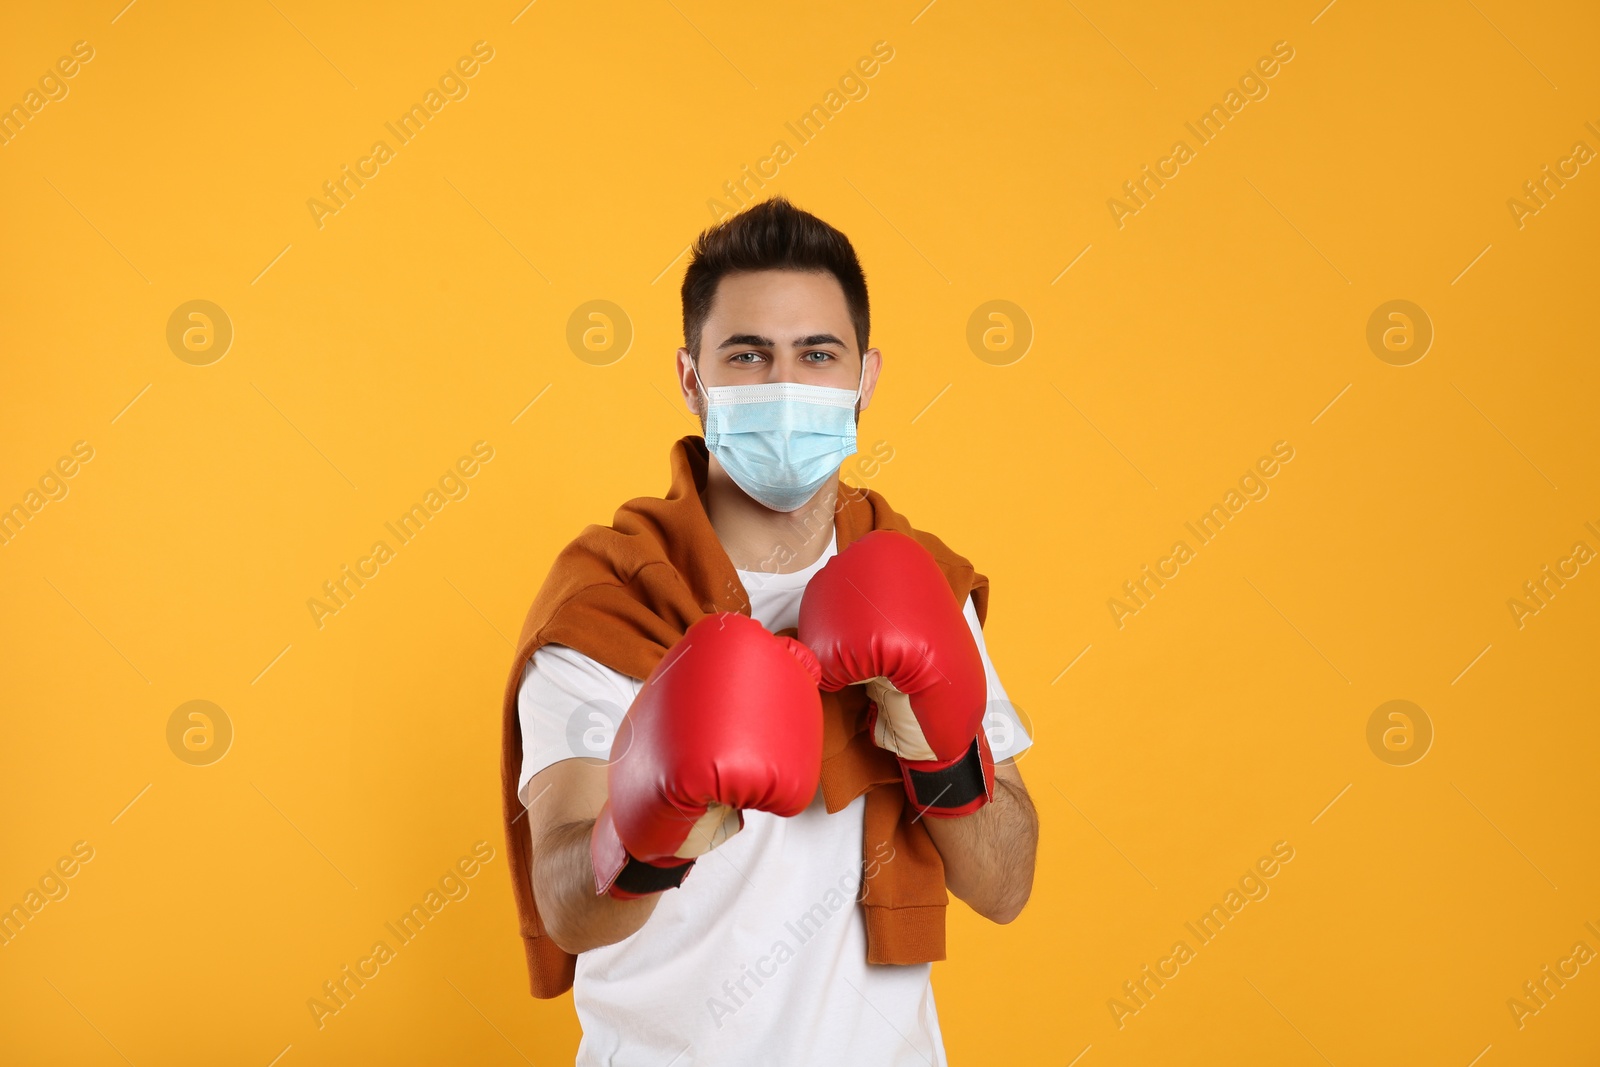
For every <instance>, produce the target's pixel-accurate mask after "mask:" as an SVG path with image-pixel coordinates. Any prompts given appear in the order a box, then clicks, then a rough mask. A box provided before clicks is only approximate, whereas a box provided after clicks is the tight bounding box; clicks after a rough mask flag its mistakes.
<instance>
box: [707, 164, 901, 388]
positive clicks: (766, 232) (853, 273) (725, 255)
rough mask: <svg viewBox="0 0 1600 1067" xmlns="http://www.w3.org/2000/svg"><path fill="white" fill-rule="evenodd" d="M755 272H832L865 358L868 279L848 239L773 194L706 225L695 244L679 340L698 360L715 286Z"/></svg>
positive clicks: (811, 215)
mask: <svg viewBox="0 0 1600 1067" xmlns="http://www.w3.org/2000/svg"><path fill="white" fill-rule="evenodd" d="M758 270H798V271H815V272H818V273H821V272H827V273H829V274H832V275H833V276H834V277H835V278H837V279H838V280H839V286H840V288H842V289H843V290H844V299H845V304H846V305H847V306H848V307H849V308H850V321H851V323H852V325H854V326H855V330H856V345H857V346H858V350H859V351H858V354H860V355H863V356H864V355H865V353H866V351H867V336H868V326H869V324H870V315H869V313H868V310H867V276H866V275H865V274H864V273H862V270H861V262H860V261H859V260H858V259H856V250H855V249H854V248H853V247H852V246H851V244H850V238H848V237H846V236H845V235H844V234H843V233H840V232H839V231H838V230H836V229H834V228H833V227H832V226H829V225H828V224H827V223H826V222H823V221H822V220H821V219H819V218H817V217H816V216H815V215H813V214H811V213H810V212H808V211H802V210H800V209H799V208H797V207H795V206H794V205H793V204H791V203H789V201H788V200H787V199H785V198H784V197H782V196H774V197H772V198H770V199H767V200H763V201H761V202H760V203H758V204H755V205H753V206H752V207H749V208H747V209H745V210H744V211H741V212H740V213H739V214H737V215H735V216H733V217H732V218H730V219H725V220H723V221H722V222H719V223H717V224H716V225H715V226H712V227H709V228H708V229H706V230H705V231H704V232H703V233H701V234H700V237H699V239H698V240H696V241H695V244H694V253H693V255H692V256H691V257H690V260H689V269H688V270H687V271H685V272H684V275H683V339H684V347H685V348H687V349H688V350H689V354H690V355H691V356H693V357H694V358H695V359H696V360H697V361H698V360H699V358H700V334H701V332H702V331H703V330H704V328H705V324H706V318H707V317H708V316H710V314H711V302H712V300H713V299H715V297H716V295H717V284H718V283H719V282H721V281H722V279H723V277H724V276H726V275H729V274H737V273H740V272H744V271H758Z"/></svg>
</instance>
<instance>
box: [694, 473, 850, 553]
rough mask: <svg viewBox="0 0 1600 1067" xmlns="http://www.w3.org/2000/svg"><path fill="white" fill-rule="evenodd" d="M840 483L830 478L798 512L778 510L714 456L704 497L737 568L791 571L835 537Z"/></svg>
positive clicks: (724, 546)
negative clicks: (748, 489) (757, 497)
mask: <svg viewBox="0 0 1600 1067" xmlns="http://www.w3.org/2000/svg"><path fill="white" fill-rule="evenodd" d="M838 484H839V483H838V480H837V479H830V480H829V481H828V482H827V484H825V485H824V486H823V487H822V488H821V489H819V490H817V495H816V496H814V497H812V498H811V499H810V500H808V501H807V502H806V503H805V505H804V506H802V507H801V508H800V509H799V510H797V511H791V512H782V511H773V510H772V509H771V508H768V507H765V506H763V505H762V504H761V503H759V502H758V501H755V500H752V499H751V498H750V497H749V496H748V495H747V494H746V493H745V491H744V490H743V489H740V488H739V487H738V485H736V484H735V483H734V481H733V479H732V478H730V477H728V472H727V471H726V470H724V469H723V467H722V464H721V463H719V462H717V457H716V456H711V457H710V463H709V465H708V466H707V469H706V488H705V492H703V493H701V494H700V500H701V503H702V504H704V505H705V509H706V517H707V518H709V519H710V520H711V528H712V529H713V530H714V531H716V535H717V540H718V541H721V542H722V547H723V550H724V551H726V552H727V553H728V559H729V560H731V561H732V562H733V565H734V567H736V568H737V569H739V570H745V571H764V572H766V573H768V574H789V573H791V572H793V571H798V570H804V569H805V568H806V567H809V566H810V565H811V564H813V563H815V562H816V561H817V560H818V559H819V558H821V556H822V553H823V550H825V549H826V548H827V547H828V542H829V541H830V540H832V538H833V523H834V518H833V509H834V503H835V500H836V498H837V496H838Z"/></svg>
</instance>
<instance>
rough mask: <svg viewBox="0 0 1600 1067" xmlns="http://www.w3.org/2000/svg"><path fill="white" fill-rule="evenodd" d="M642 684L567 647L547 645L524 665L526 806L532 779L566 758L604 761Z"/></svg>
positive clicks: (520, 785) (521, 791) (520, 705)
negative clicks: (623, 717) (589, 757)
mask: <svg viewBox="0 0 1600 1067" xmlns="http://www.w3.org/2000/svg"><path fill="white" fill-rule="evenodd" d="M642 686H643V683H642V682H640V681H639V680H638V679H636V678H629V677H628V676H627V675H626V674H623V673H621V672H620V671H614V670H612V669H611V668H610V667H607V666H605V665H604V664H602V663H600V662H599V661H598V660H595V659H593V658H591V657H589V656H586V655H584V654H583V653H581V652H578V651H576V650H574V649H571V648H568V647H566V646H565V645H542V646H540V647H539V648H538V649H537V650H535V651H534V653H533V656H532V658H531V659H529V660H528V663H527V665H526V666H525V667H523V669H522V686H521V688H520V689H518V690H517V718H518V720H519V721H520V722H521V724H522V774H521V777H520V778H519V779H518V782H517V795H518V796H519V797H521V798H522V803H523V804H524V805H527V804H528V802H529V797H528V782H529V781H530V780H531V779H532V778H533V776H534V775H536V774H538V773H539V772H540V771H542V770H544V769H545V768H546V767H548V766H550V765H551V764H552V763H558V762H560V761H561V760H564V759H572V758H574V757H576V756H592V757H594V758H596V759H605V758H607V757H608V756H609V755H610V753H611V742H612V739H613V738H615V737H616V735H617V727H618V725H619V724H620V723H621V722H622V716H623V715H624V714H625V713H626V712H627V710H628V707H629V706H630V705H631V704H632V703H633V698H634V697H635V696H637V695H638V693H639V690H640V688H641V687H642Z"/></svg>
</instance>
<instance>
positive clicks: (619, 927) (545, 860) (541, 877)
mask: <svg viewBox="0 0 1600 1067" xmlns="http://www.w3.org/2000/svg"><path fill="white" fill-rule="evenodd" d="M593 829H594V820H593V819H584V820H583V821H582V822H573V823H567V824H566V825H564V826H557V827H555V828H554V829H552V830H550V831H549V832H548V833H546V834H545V835H544V840H543V841H542V842H539V843H538V845H537V847H536V848H535V849H534V854H533V893H534V896H535V897H537V898H538V900H539V917H540V918H541V919H543V920H544V925H545V930H546V932H547V933H549V935H550V937H551V939H552V940H553V941H555V943H556V944H557V945H559V946H560V947H561V948H562V949H564V950H566V951H567V952H572V953H578V952H583V951H585V950H587V949H591V948H599V947H600V946H601V945H613V944H616V943H617V942H618V941H621V940H622V939H623V938H625V937H627V936H629V935H630V934H632V933H633V932H634V931H636V930H638V929H639V928H640V927H641V926H643V925H644V923H645V920H646V919H648V918H650V915H651V913H652V912H654V911H655V910H656V900H657V899H659V898H660V896H661V894H660V893H651V894H650V895H649V896H645V897H640V898H639V899H638V900H618V899H616V898H615V897H612V896H610V895H609V894H604V893H601V894H596V893H595V891H594V861H593V860H592V859H591V858H590V855H589V835H590V833H591V832H592V831H593ZM667 892H671V890H667Z"/></svg>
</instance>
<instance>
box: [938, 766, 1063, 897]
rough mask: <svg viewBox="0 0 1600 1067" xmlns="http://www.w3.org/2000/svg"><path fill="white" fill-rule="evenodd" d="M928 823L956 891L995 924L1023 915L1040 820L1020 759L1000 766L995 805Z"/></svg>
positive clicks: (996, 773)
mask: <svg viewBox="0 0 1600 1067" xmlns="http://www.w3.org/2000/svg"><path fill="white" fill-rule="evenodd" d="M908 803H909V801H908ZM922 824H923V825H924V826H926V827H927V828H928V836H929V837H931V838H933V844H934V847H935V848H937V849H938V850H939V855H940V856H942V857H943V858H944V880H945V885H946V886H947V887H948V888H949V890H950V892H952V893H954V894H955V895H956V896H957V897H959V898H960V899H962V900H964V901H966V902H967V904H968V905H970V906H971V908H972V910H973V911H975V912H977V913H978V914H979V915H982V916H983V917H984V918H986V919H989V920H991V921H992V922H997V923H1008V922H1010V921H1011V920H1012V919H1015V918H1016V917H1017V916H1018V915H1019V914H1021V912H1022V906H1023V905H1024V904H1026V903H1027V902H1028V896H1029V894H1031V893H1032V892H1033V867H1034V858H1035V855H1036V853H1037V851H1038V847H1039V816H1038V813H1037V812H1035V811H1034V808H1033V801H1032V799H1030V798H1029V796H1028V788H1027V786H1025V785H1023V784H1022V772H1021V771H1019V770H1018V769H1017V764H1016V761H1015V760H1010V759H1008V760H1004V761H1002V762H1000V763H997V764H995V767H994V798H993V799H992V800H990V801H989V803H987V804H985V805H984V806H983V807H981V808H979V809H978V810H977V811H975V812H973V813H972V814H970V815H962V816H959V817H957V818H936V817H933V816H924V817H923V818H922Z"/></svg>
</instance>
